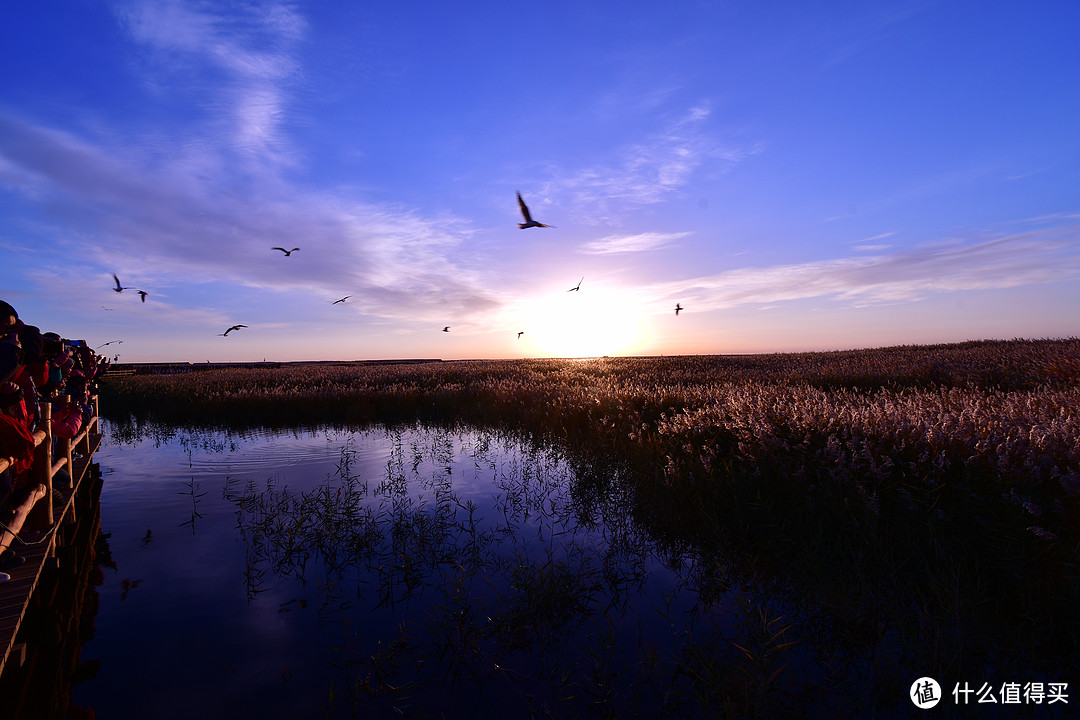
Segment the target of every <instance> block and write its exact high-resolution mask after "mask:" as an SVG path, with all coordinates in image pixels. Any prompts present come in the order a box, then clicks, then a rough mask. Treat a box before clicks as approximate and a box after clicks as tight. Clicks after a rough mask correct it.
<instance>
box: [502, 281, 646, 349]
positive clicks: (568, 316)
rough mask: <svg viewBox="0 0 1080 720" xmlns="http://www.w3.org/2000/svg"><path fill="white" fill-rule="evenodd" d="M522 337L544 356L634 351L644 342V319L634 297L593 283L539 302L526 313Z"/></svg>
mask: <svg viewBox="0 0 1080 720" xmlns="http://www.w3.org/2000/svg"><path fill="white" fill-rule="evenodd" d="M527 318H528V320H527V323H526V327H525V330H526V332H525V335H524V337H523V341H527V342H528V345H527V348H528V350H529V352H530V354H534V355H539V356H544V357H566V358H581V357H601V356H603V355H628V354H634V353H635V352H637V351H638V350H639V349H640V348H641V347H642V346H643V345H644V344H645V335H646V332H645V330H646V328H645V323H644V321H643V320H644V319H643V318H642V316H641V314H640V313H639V312H638V311H637V307H636V303H634V302H633V301H632V300H631V298H630V296H629V295H628V294H627V293H626V292H624V291H620V290H617V289H613V288H605V287H591V288H586V287H584V286H583V287H582V289H581V290H580V291H578V292H565V291H563V292H562V294H561V295H558V296H555V297H554V298H552V299H545V300H543V301H540V302H537V303H536V304H535V306H534V309H532V310H531V311H530V312H528V313H527Z"/></svg>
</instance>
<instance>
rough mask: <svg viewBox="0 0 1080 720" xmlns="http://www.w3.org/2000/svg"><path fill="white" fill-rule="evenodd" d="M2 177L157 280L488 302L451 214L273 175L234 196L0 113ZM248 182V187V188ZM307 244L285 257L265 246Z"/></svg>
mask: <svg viewBox="0 0 1080 720" xmlns="http://www.w3.org/2000/svg"><path fill="white" fill-rule="evenodd" d="M0 167H3V168H4V174H3V175H2V176H0V181H2V182H5V184H7V185H8V186H10V187H12V188H14V189H16V190H21V191H23V192H24V193H25V194H29V195H31V196H32V197H33V199H35V200H36V201H37V202H38V203H39V204H40V206H41V207H42V208H43V209H44V211H45V212H46V213H48V214H49V215H51V216H52V217H53V218H54V219H55V220H56V221H57V222H58V223H59V224H70V225H71V226H75V227H78V228H79V232H80V234H81V235H82V237H81V238H80V239H79V240H78V242H73V246H76V245H77V246H78V248H79V250H80V255H82V256H87V257H94V258H95V259H96V260H97V261H98V262H100V263H102V264H103V265H105V266H106V267H113V268H117V269H120V268H128V271H129V272H132V271H135V272H138V273H140V274H141V275H142V276H143V277H144V278H146V280H144V281H141V282H152V281H153V279H154V278H157V279H158V280H159V281H160V282H163V283H164V282H169V283H180V282H195V283H202V282H227V283H239V284H243V285H248V286H253V287H267V288H273V289H278V290H289V289H306V290H310V291H313V292H318V293H322V294H326V295H328V296H329V295H334V294H335V293H338V292H339V291H340V292H341V293H343V294H353V295H356V296H358V297H360V298H363V299H364V300H365V305H364V307H365V308H367V309H368V310H369V311H370V312H371V313H372V314H376V315H380V314H381V315H383V316H384V317H390V318H399V319H401V318H417V317H419V318H423V317H428V316H429V317H441V316H443V314H444V313H446V312H447V311H448V309H453V310H455V311H457V312H458V313H460V314H467V313H479V312H483V311H485V310H487V309H490V308H491V307H492V306H493V304H494V303H495V301H494V299H493V296H492V295H491V294H490V293H488V292H487V291H485V290H484V289H483V285H482V282H481V280H480V279H479V278H478V277H477V275H476V273H475V272H473V271H470V270H469V269H468V268H465V267H461V266H460V265H458V264H456V263H455V262H453V261H452V260H450V259H449V257H448V256H449V251H450V250H452V249H453V248H454V247H455V246H457V245H459V244H460V243H461V242H462V241H463V240H465V239H466V238H467V237H468V236H469V229H468V227H467V226H466V225H465V223H463V222H462V221H460V220H455V219H452V218H442V217H439V218H425V217H422V216H420V215H418V214H416V213H414V212H411V211H409V210H407V209H404V208H395V207H389V206H378V205H374V204H371V203H366V202H364V201H362V200H359V199H356V198H355V197H352V196H351V195H349V194H348V193H346V192H344V191H341V192H332V191H326V192H320V193H318V194H316V193H313V192H310V191H304V190H301V189H298V188H296V187H292V186H289V185H286V184H283V183H281V181H280V180H278V179H276V178H274V177H273V176H271V177H270V178H269V179H268V180H267V181H266V182H265V183H262V184H256V185H254V186H253V187H248V188H246V189H244V190H238V191H237V192H231V191H225V190H223V188H222V186H221V185H219V184H217V183H215V182H214V181H213V180H212V179H210V180H207V179H205V178H202V177H199V176H198V175H196V176H192V175H191V174H190V173H189V171H188V168H187V167H186V166H181V167H180V168H174V167H169V166H166V167H153V166H152V163H150V162H149V161H148V160H147V159H146V158H143V157H141V156H139V155H137V154H132V153H131V152H129V151H125V150H124V149H123V148H114V147H97V146H95V145H91V144H90V143H88V142H86V141H84V140H82V139H81V138H79V137H76V136H74V135H72V134H70V133H66V132H61V131H57V130H53V129H50V128H43V127H40V126H37V125H34V124H32V123H30V122H27V121H25V120H22V119H20V118H16V117H13V116H11V115H9V114H4V113H3V112H2V111H0ZM253 182H254V181H253ZM275 245H276V246H282V247H290V248H291V247H295V246H300V247H301V248H302V249H301V251H300V252H299V253H297V254H296V256H294V257H293V258H290V261H291V262H281V260H282V259H281V257H280V253H276V252H271V251H270V248H271V247H273V246H275Z"/></svg>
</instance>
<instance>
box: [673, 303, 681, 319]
mask: <svg viewBox="0 0 1080 720" xmlns="http://www.w3.org/2000/svg"><path fill="white" fill-rule="evenodd" d="M682 309H683V306H682V305H680V304H679V303H675V316H676V317H678V315H679V311H680V310H682Z"/></svg>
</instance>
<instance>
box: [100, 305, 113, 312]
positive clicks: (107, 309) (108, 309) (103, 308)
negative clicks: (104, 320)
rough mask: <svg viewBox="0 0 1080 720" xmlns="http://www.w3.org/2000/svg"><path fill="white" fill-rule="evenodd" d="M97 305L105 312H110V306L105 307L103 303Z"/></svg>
mask: <svg viewBox="0 0 1080 720" xmlns="http://www.w3.org/2000/svg"><path fill="white" fill-rule="evenodd" d="M99 307H100V308H101V309H102V310H104V311H105V312H112V308H107V307H105V306H104V305H99Z"/></svg>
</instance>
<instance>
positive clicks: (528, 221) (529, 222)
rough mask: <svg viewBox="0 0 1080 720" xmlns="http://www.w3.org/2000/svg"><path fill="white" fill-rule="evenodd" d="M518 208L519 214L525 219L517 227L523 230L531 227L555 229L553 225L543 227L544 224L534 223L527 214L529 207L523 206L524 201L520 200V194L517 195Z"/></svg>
mask: <svg viewBox="0 0 1080 720" xmlns="http://www.w3.org/2000/svg"><path fill="white" fill-rule="evenodd" d="M517 197H518V207H519V208H521V214H522V215H523V216H524V217H525V222H523V223H518V227H519V228H521V229H522V230H524V229H525V228H531V227H555V226H554V225H545V224H544V223H539V222H536V221H535V220H533V219H532V215H530V214H529V206H528V205H526V204H525V201H524V200H522V199H521V193H518V194H517Z"/></svg>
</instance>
